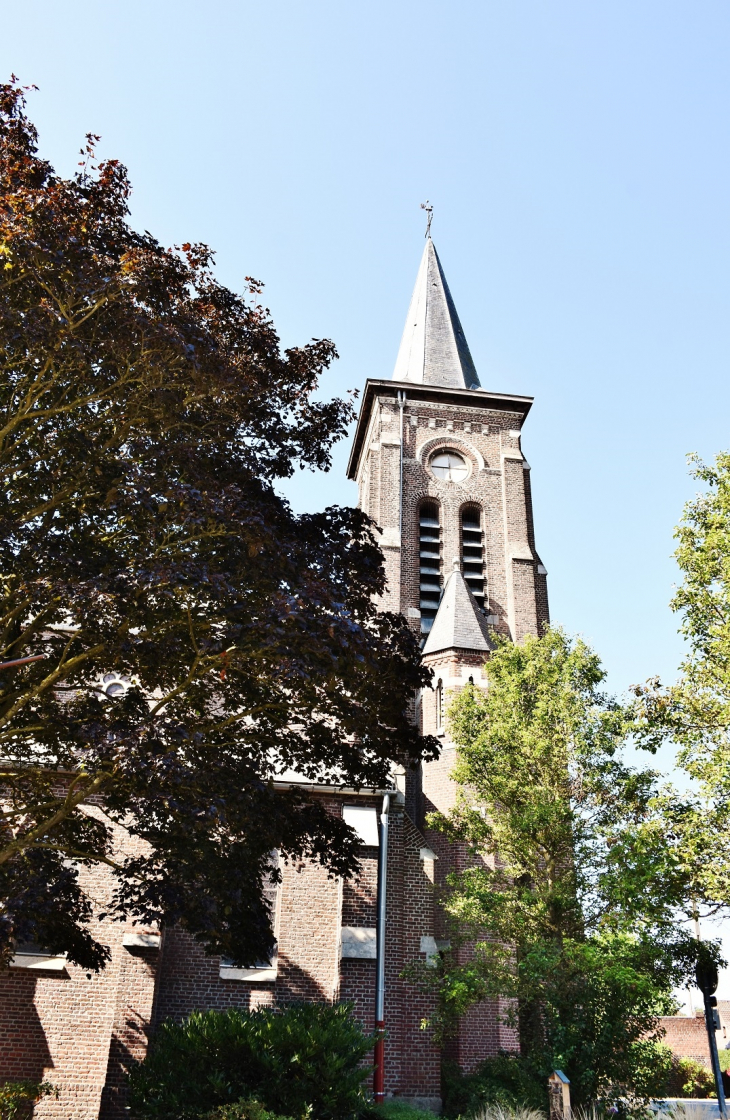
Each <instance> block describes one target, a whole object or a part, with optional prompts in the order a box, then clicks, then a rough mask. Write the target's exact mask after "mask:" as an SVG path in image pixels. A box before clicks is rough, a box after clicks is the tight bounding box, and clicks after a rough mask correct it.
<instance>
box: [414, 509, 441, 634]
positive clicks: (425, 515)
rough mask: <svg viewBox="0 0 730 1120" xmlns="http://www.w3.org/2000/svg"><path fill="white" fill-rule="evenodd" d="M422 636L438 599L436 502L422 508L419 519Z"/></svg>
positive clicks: (439, 545)
mask: <svg viewBox="0 0 730 1120" xmlns="http://www.w3.org/2000/svg"><path fill="white" fill-rule="evenodd" d="M418 565H419V577H420V578H419V584H420V607H421V633H422V634H428V632H429V630H430V629H431V627H432V626H433V620H434V618H435V617H436V611H437V610H438V605H439V599H440V598H441V518H440V513H439V507H438V506H437V505H436V503H435V502H428V503H427V504H426V505H423V506H421V512H420V515H419V519H418Z"/></svg>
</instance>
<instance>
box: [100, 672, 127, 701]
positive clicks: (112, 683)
mask: <svg viewBox="0 0 730 1120" xmlns="http://www.w3.org/2000/svg"><path fill="white" fill-rule="evenodd" d="M129 684H130V682H129V681H128V680H127V678H126V677H123V676H121V674H120V673H105V674H104V676H103V677H102V679H101V688H102V691H103V692H104V694H105V695H106V696H108V697H109V699H110V700H112V699H113V698H114V697H115V696H123V695H124V693H125V692H126V691H127V689H128V688H129Z"/></svg>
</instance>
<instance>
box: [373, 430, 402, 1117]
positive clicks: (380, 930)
mask: <svg viewBox="0 0 730 1120" xmlns="http://www.w3.org/2000/svg"><path fill="white" fill-rule="evenodd" d="M402 416H403V412H402V411H401V417H402ZM392 796H393V794H392V793H391V792H388V793H385V794H384V795H383V811H382V813H381V814H380V837H379V839H380V847H379V849H378V919H377V927H376V950H375V953H376V958H375V1033H376V1035H377V1042H376V1043H375V1050H374V1053H373V1092H374V1095H375V1103H376V1104H382V1103H383V1101H384V1100H385V1065H384V1063H385V919H386V908H387V902H388V826H389V824H390V799H391V797H392Z"/></svg>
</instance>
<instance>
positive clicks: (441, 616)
mask: <svg viewBox="0 0 730 1120" xmlns="http://www.w3.org/2000/svg"><path fill="white" fill-rule="evenodd" d="M531 405H532V398H531V397H522V396H513V395H511V394H506V393H494V392H491V391H488V390H485V389H482V388H481V386H480V382H479V378H478V376H477V372H476V369H475V366H474V362H473V360H472V357H471V354H470V352H469V347H468V345H467V341H466V338H465V336H464V331H463V329H462V327H461V323H460V321H459V317H458V315H457V312H456V308H455V306H454V302H453V299H452V297H451V293H450V291H449V288H448V285H447V283H446V278H445V276H444V272H443V269H442V267H441V262H440V261H439V258H438V255H437V253H436V249H435V247H434V244H433V242H432V240H431V238H430V237H427V239H426V246H425V249H424V252H423V257H422V260H421V265H420V268H419V271H418V277H417V279H416V286H415V289H414V292H413V297H412V299H411V304H410V307H409V310H408V317H407V319H406V325H405V330H404V332H403V338H402V341H401V345H400V350H399V353H398V359H397V361H396V366H395V371H394V373H393V378H392V380H390V381H385V380H382V381H381V380H368V381H367V384H366V386H365V392H364V396H363V404H362V408H361V411H360V416H359V420H358V425H357V430H356V433H355V439H354V443H353V448H352V454H351V457H350V463H349V467H348V474H349V476H350V478H353V479H355V480H356V481H357V483H358V487H359V494H360V505H361V506H362V508H363V509H364V510H365V512H366V513H368V514H369V515H370V516H371V517H372V518H373V520H374V521H375V522H376V523H377V524H378V526H379V527H380V529H381V537H380V544H381V547H382V549H383V552H384V554H385V559H386V571H387V577H388V588H387V592H386V594H385V596H384V599H383V607H384V609H388V610H393V611H401V612H402V613H403V614H404V615H405V616H406V618H407V619H408V620H409V622H410V623H411V625H412V626H413V628H414V629H415V630H416V631H418V632H420V634H421V642H422V646H423V654H424V658H425V660H426V663H427V664H428V665H429V666H430V667H431V669H432V670H433V689H432V690H427V691H424V693H423V694H422V696H420V697H417V698H416V713H417V718H418V719H419V721H420V724H421V727H422V729H423V731H424V732H426V733H430V734H433V735H436V736H438V737H439V739H440V741H441V744H442V751H441V757H440V758H439V759H438V760H437V761H435V762H431V763H427V764H426V765H424V766H423V768H422V772H421V773H420V774H419V775H417V776H415V777H414V778H412V779H411V780H410V781H409V786H410V788H409V790H408V792H407V797H406V805H407V811H408V812H409V815H411V817H412V819H413V821H414V824H416V825H417V827H419V828H423V827H424V821H425V817H426V814H427V813H429V812H431V811H432V810H434V809H438V810H440V811H442V812H445V811H447V810H448V809H449V808H450V807H451V806H452V804H453V801H454V795H455V787H454V784H453V782H452V781H451V779H450V773H451V771H452V769H453V764H454V759H455V748H454V745H453V743H452V742H451V740H450V737H449V731H448V722H447V720H446V718H445V712H446V708H447V704H448V699H449V694H452V695H453V693H454V692H455V691H457V690H458V689H459V688H460V687H462V686H463V685H464V684H465V683H466V682H467V681H470V680H471V681H472V682H473V683H474V684H475V685H476V686H477V687H483V684H484V677H483V672H482V666H483V665H484V662H485V660H486V659H487V658H488V656H489V651H490V648H492V646H493V642H492V635H493V634H495V633H497V634H502V635H505V636H507V637H509V638H511V639H512V640H513V641H516V642H519V641H520V640H521V639H522V638H524V637H525V636H526V635H527V634H539V633H540V630H541V628H542V626H543V624H544V623H546V622H547V621H548V602H547V580H546V576H547V572H546V570H545V568H544V566H543V564H542V563H541V561H540V557H539V556H538V554H537V551H536V549H535V539H534V531H533V519H532V499H531V491H530V467H529V464H528V463H527V461H526V459H525V458H524V456H523V454H522V450H521V446H520V439H521V433H522V425H523V423H524V421H525V418H526V417H527V414H528V412H529V410H530V407H531ZM427 835H428V840H429V843H430V844H431V846H432V848H433V849H434V851H436V852H437V854H438V856H439V861H438V869H437V873H436V875H437V880H439V879H440V880H443V878H444V877H445V874H446V873H447V872H448V871H449V870H453V869H458V867H459V866H460V865H461V864H462V861H463V860H464V859H465V858H466V854H465V852H464V851H462V850H461V846H460V845H453V844H451V845H447V844H445V843H444V841H443V838H442V837H441V836H440V835H438V834H433V833H428V834H427ZM435 921H436V925H435V928H436V932H437V935H438V933H439V918H438V915H436V916H435ZM441 932H442V934H443V931H441ZM499 1018H500V1017H499V1008H498V1007H496V1006H495V1005H494V1004H490V1005H482V1006H481V1007H479V1008H476V1009H474V1010H473V1011H472V1012H471V1013H470V1014H469V1015H468V1016H467V1017H466V1020H465V1022H464V1024H463V1028H462V1031H461V1033H460V1037H459V1038H458V1039H457V1040H455V1041H454V1043H453V1044H452V1046H451V1047H450V1050H451V1053H450V1055H449V1056H451V1057H452V1058H454V1059H455V1060H457V1061H458V1062H459V1064H460V1065H461V1066H462V1068H464V1069H469V1068H470V1067H471V1066H473V1065H474V1063H475V1062H476V1061H478V1060H480V1059H481V1058H483V1057H486V1056H487V1055H488V1054H493V1053H495V1052H496V1051H497V1050H498V1049H500V1048H505V1049H511V1048H513V1047H514V1046H515V1045H516V1041H515V1038H514V1035H513V1032H512V1031H510V1030H509V1029H507V1028H506V1027H505V1026H504V1025H503V1024H500V1021H499Z"/></svg>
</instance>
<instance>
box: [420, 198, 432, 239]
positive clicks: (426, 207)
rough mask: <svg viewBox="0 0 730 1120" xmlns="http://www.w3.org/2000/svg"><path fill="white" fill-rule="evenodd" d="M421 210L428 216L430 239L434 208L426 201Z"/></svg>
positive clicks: (427, 228) (427, 229)
mask: <svg viewBox="0 0 730 1120" xmlns="http://www.w3.org/2000/svg"><path fill="white" fill-rule="evenodd" d="M421 209H422V210H425V211H426V214H427V218H426V237H428V236H429V235H430V233H431V222H432V221H433V206H432V205H431V203H430V202H429V201H428V199H426V201H425V202H422V203H421Z"/></svg>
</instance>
